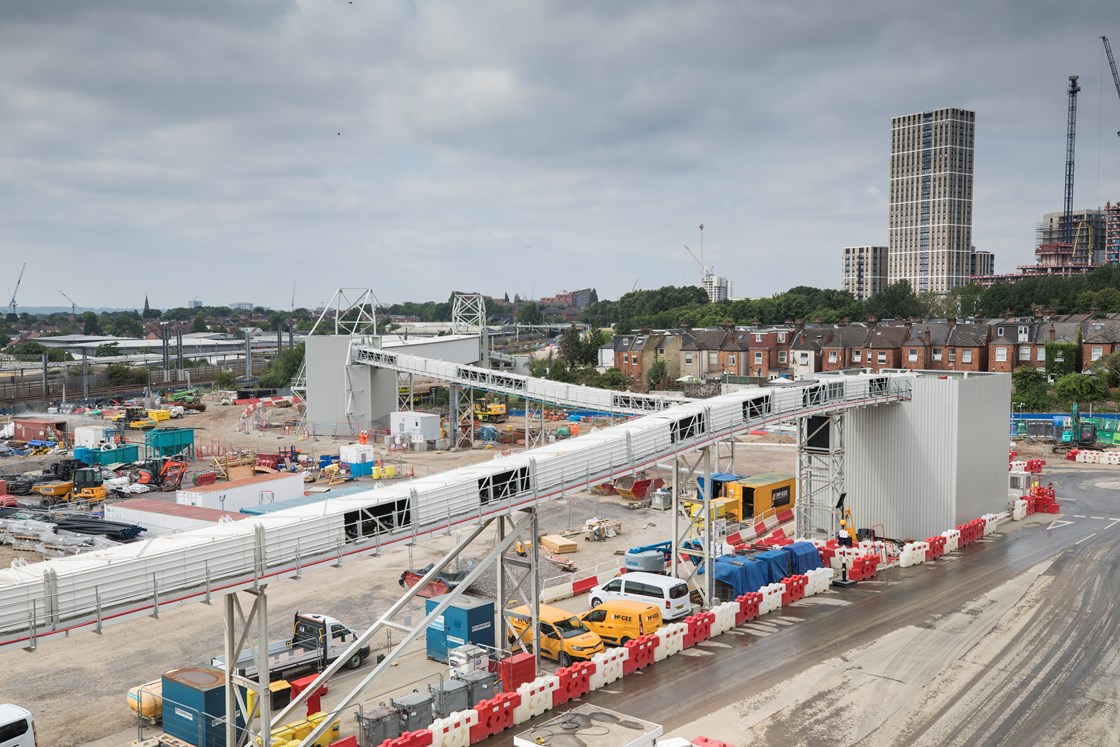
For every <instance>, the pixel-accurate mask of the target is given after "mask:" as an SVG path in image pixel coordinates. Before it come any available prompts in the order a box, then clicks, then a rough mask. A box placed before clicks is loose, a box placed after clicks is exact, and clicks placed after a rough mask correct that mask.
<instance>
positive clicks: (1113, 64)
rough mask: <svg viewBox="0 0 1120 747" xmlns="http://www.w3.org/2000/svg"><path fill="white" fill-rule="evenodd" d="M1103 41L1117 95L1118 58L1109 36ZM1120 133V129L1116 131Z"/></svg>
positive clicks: (1119, 89) (1119, 78)
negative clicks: (1113, 50)
mask: <svg viewBox="0 0 1120 747" xmlns="http://www.w3.org/2000/svg"><path fill="white" fill-rule="evenodd" d="M1101 41H1102V42H1104V53H1105V54H1106V55H1108V66H1109V67H1110V68H1112V82H1113V83H1115V84H1116V95H1117V96H1120V73H1118V72H1116V59H1115V58H1114V57H1113V56H1112V45H1111V44H1109V43H1108V37H1107V36H1102V37H1101ZM1116 134H1117V135H1120V131H1117V132H1116Z"/></svg>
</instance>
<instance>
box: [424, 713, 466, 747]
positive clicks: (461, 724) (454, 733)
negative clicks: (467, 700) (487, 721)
mask: <svg viewBox="0 0 1120 747" xmlns="http://www.w3.org/2000/svg"><path fill="white" fill-rule="evenodd" d="M477 724H478V711H475V710H473V709H468V710H466V711H455V712H453V713H451V714H450V715H448V716H446V717H444V718H437V719H436V720H435V721H433V722H432V725H431V726H429V727H428V731H430V732H431V733H432V747H470V744H471V727H473V726H475V725H477Z"/></svg>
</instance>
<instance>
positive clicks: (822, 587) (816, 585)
mask: <svg viewBox="0 0 1120 747" xmlns="http://www.w3.org/2000/svg"><path fill="white" fill-rule="evenodd" d="M805 575H806V576H808V577H809V583H807V584H806V585H805V596H807V597H811V596H813V595H814V594H822V593H824V592H826V591H828V590H829V588H830V587H831V586H832V569H831V568H813V569H812V570H808V571H805Z"/></svg>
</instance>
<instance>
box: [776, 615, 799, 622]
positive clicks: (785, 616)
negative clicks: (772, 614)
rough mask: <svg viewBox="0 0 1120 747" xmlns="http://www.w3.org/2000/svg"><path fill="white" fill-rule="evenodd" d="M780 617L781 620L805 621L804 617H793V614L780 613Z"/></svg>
mask: <svg viewBox="0 0 1120 747" xmlns="http://www.w3.org/2000/svg"><path fill="white" fill-rule="evenodd" d="M778 619H779V620H789V621H790V622H795V623H799V622H805V618H804V617H793V616H792V615H779V616H778Z"/></svg>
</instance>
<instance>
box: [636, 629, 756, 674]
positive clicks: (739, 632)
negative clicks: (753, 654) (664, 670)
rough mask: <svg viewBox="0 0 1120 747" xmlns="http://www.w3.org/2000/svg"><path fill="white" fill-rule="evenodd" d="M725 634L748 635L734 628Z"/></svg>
mask: <svg viewBox="0 0 1120 747" xmlns="http://www.w3.org/2000/svg"><path fill="white" fill-rule="evenodd" d="M724 632H725V633H729V634H730V635H746V632H745V631H742V630H736V629H734V628H732V629H731V630H725V631H724ZM638 671H639V672H640V671H642V670H640V669H639V670H638Z"/></svg>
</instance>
